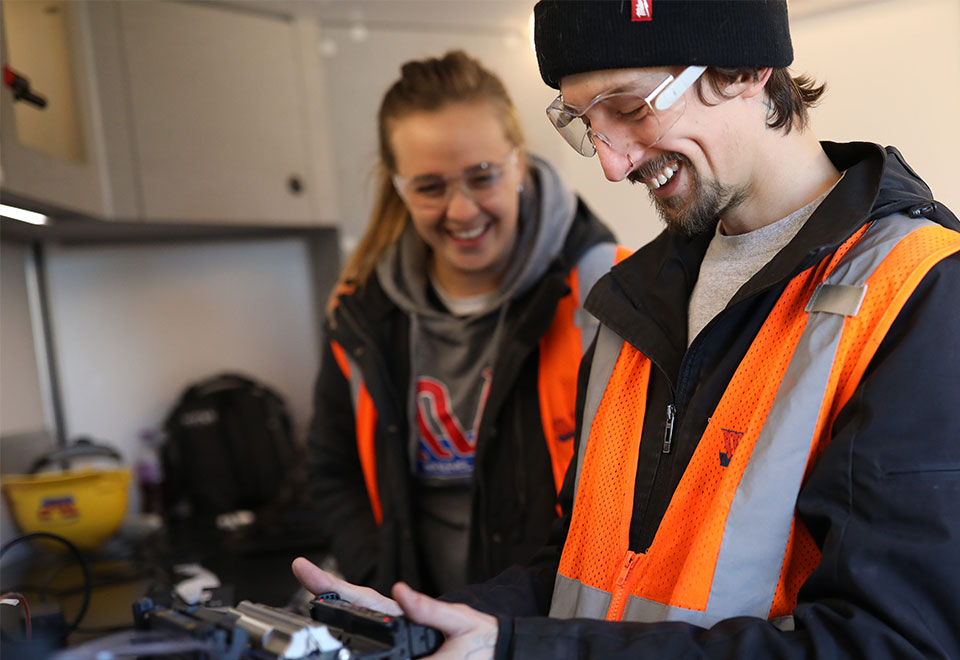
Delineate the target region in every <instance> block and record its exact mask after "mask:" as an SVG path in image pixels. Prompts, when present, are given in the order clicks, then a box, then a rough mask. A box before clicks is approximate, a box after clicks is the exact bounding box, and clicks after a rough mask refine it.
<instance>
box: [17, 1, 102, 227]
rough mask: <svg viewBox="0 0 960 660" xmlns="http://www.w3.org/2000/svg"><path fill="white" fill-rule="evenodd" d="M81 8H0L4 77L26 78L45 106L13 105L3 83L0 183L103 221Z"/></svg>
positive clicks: (25, 4) (49, 4)
mask: <svg viewBox="0 0 960 660" xmlns="http://www.w3.org/2000/svg"><path fill="white" fill-rule="evenodd" d="M85 9H86V8H85V7H84V6H83V5H80V4H77V3H72V2H67V1H65V0H59V1H57V0H40V1H37V2H32V1H29V0H5V1H4V2H3V3H2V5H0V28H2V29H0V61H2V64H3V66H4V73H5V74H7V73H8V67H9V73H10V74H11V75H13V74H14V73H15V74H17V75H20V76H22V77H23V78H25V79H27V80H29V82H30V86H31V90H32V92H34V93H35V94H36V95H38V96H40V97H41V98H42V99H43V101H44V102H45V103H46V105H45V106H44V107H42V108H41V107H39V106H38V105H34V104H32V103H29V102H27V101H23V100H20V101H15V100H14V94H13V90H12V89H11V87H10V86H8V85H7V84H4V85H3V89H2V91H0V166H2V169H0V181H2V186H3V191H4V192H5V193H13V194H15V195H17V196H21V197H23V198H25V199H31V200H37V201H41V202H44V203H47V204H51V205H54V206H62V207H65V208H69V209H73V210H76V211H79V212H82V213H87V214H92V215H97V216H104V215H110V214H111V213H112V212H113V208H112V203H111V200H110V199H109V195H107V194H106V193H105V190H104V183H105V176H104V169H105V162H104V153H103V150H102V147H103V141H102V139H101V137H102V135H101V131H100V129H101V127H102V117H101V116H99V115H98V114H97V112H96V111H97V107H98V104H97V98H96V96H97V90H96V84H95V82H94V80H95V78H94V72H93V71H92V70H91V67H90V65H91V58H90V57H89V56H88V55H89V54H90V53H91V48H92V43H91V40H90V36H91V35H90V30H89V23H88V22H87V15H86V11H85ZM5 78H6V75H5Z"/></svg>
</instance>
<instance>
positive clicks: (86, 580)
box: [0, 532, 91, 634]
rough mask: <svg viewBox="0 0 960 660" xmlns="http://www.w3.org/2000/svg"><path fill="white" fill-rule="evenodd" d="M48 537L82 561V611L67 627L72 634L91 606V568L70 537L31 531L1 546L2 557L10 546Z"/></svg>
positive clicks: (68, 632) (0, 556)
mask: <svg viewBox="0 0 960 660" xmlns="http://www.w3.org/2000/svg"><path fill="white" fill-rule="evenodd" d="M40 538H46V539H51V540H53V541H59V542H60V543H62V544H64V545H65V546H67V547H68V548H69V549H70V552H72V553H73V554H74V556H75V557H76V558H77V561H78V562H79V563H80V570H81V572H82V573H83V585H84V586H83V604H81V605H80V611H79V612H78V613H77V617H76V618H75V619H74V620H73V623H71V624H70V625H69V626H68V627H67V634H70V633H71V632H73V631H74V630H76V629H77V626H78V625H80V622H81V621H82V620H83V617H84V616H85V615H86V614H87V608H88V607H89V606H90V592H91V587H90V569H89V568H87V561H86V559H84V558H83V554H82V553H81V552H80V550H79V549H78V548H77V546H75V545H74V544H73V543H72V542H71V541H70V540H69V539H65V538H64V537H62V536H60V535H59V534H51V533H50V532H31V533H30V534H24V535H22V536H18V537H16V538H15V539H12V540H10V541H8V542H7V543H4V544H3V547H0V558H2V557H3V555H4V553H6V552H7V550H9V549H10V548H12V547H13V546H15V545H18V544H20V543H22V542H24V541H29V540H32V539H40Z"/></svg>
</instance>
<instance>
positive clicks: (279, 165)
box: [120, 1, 313, 223]
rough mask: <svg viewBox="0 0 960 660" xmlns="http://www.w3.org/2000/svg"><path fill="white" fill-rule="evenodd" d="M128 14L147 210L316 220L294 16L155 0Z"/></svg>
mask: <svg viewBox="0 0 960 660" xmlns="http://www.w3.org/2000/svg"><path fill="white" fill-rule="evenodd" d="M120 16H121V21H120V26H121V33H122V42H123V45H124V49H125V52H126V66H127V70H128V79H127V87H128V90H129V96H130V113H131V123H132V130H133V135H134V148H135V150H136V155H135V160H136V161H137V163H138V169H139V181H140V193H141V198H142V203H143V211H144V216H145V218H146V219H148V220H161V221H162V220H178V221H222V222H238V221H239V222H257V223H262V222H283V223H290V222H310V221H311V220H312V218H311V215H312V213H311V199H310V196H311V195H312V194H313V191H312V190H311V189H310V186H309V185H308V182H309V181H310V179H311V176H310V174H311V172H310V171H309V166H310V162H309V156H308V153H309V152H308V144H309V140H308V139H307V138H308V135H307V131H306V125H307V118H306V116H305V114H306V110H305V106H304V103H303V99H302V96H303V89H302V84H303V77H302V73H301V67H300V62H299V59H298V49H297V44H296V38H297V33H296V30H295V29H294V26H293V24H292V23H291V22H290V21H288V20H284V19H282V18H277V17H274V16H268V15H263V14H256V13H252V12H246V11H238V10H235V9H226V8H220V7H214V6H210V5H197V4H192V3H174V2H156V1H154V2H124V3H120Z"/></svg>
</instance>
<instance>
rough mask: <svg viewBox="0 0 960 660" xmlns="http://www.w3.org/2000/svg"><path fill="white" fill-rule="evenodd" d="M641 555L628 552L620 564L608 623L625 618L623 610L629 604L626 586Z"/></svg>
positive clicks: (608, 614) (608, 611)
mask: <svg viewBox="0 0 960 660" xmlns="http://www.w3.org/2000/svg"><path fill="white" fill-rule="evenodd" d="M639 556H640V555H639V554H637V553H636V552H633V551H632V550H627V554H626V555H625V556H624V557H623V561H621V562H620V572H619V573H617V581H616V582H615V583H614V588H613V598H612V599H611V600H610V608H609V609H608V610H607V621H619V620H620V619H621V618H623V610H624V608H625V607H626V604H627V597H628V596H629V595H630V594H629V593H627V589H626V587H625V586H624V585H625V584H626V582H627V578H628V577H629V576H630V572H631V571H632V570H633V567H634V566H636V565H637V561H636V560H637V557H639Z"/></svg>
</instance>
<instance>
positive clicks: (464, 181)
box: [393, 149, 519, 211]
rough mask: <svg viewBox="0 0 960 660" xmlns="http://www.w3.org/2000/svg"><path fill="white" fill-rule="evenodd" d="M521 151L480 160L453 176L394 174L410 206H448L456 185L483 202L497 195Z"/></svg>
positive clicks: (423, 207)
mask: <svg viewBox="0 0 960 660" xmlns="http://www.w3.org/2000/svg"><path fill="white" fill-rule="evenodd" d="M518 151H519V150H518V149H514V150H513V151H511V152H510V154H509V155H508V156H507V157H506V158H504V159H503V160H502V161H499V162H492V161H485V162H482V163H477V164H476V165H473V166H472V167H468V168H467V169H465V170H464V171H463V172H461V173H460V174H452V175H450V176H442V175H440V174H421V175H418V176H412V177H404V176H400V175H399V174H394V175H393V185H394V187H395V188H396V189H397V193H398V194H399V195H400V197H401V199H403V201H405V202H406V203H407V205H408V206H410V207H411V208H417V209H420V210H423V211H439V210H442V209H444V208H446V206H447V204H448V203H449V202H450V196H451V195H452V194H453V191H454V190H456V189H459V190H460V191H461V192H462V193H463V194H464V195H466V196H467V197H469V198H470V199H471V200H473V201H474V202H475V203H477V204H482V203H484V202H485V201H487V200H488V199H490V198H492V197H493V196H494V195H496V193H497V192H498V190H499V188H500V184H501V183H502V182H503V177H504V175H505V174H506V173H507V170H508V168H509V167H511V166H512V165H514V164H515V163H516V162H517V155H518Z"/></svg>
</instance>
